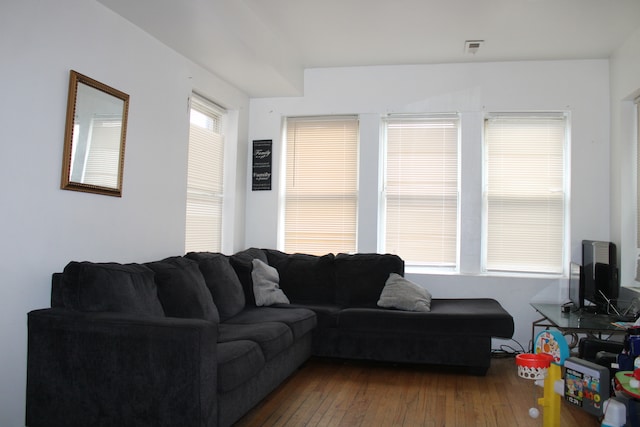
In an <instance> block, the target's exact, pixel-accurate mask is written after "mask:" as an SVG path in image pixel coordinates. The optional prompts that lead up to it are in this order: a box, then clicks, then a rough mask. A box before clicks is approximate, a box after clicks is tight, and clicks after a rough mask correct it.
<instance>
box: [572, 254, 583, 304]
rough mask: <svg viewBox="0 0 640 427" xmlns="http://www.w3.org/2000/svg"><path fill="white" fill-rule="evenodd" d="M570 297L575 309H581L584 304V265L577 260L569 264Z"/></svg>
mask: <svg viewBox="0 0 640 427" xmlns="http://www.w3.org/2000/svg"><path fill="white" fill-rule="evenodd" d="M569 299H570V300H571V303H572V304H573V309H574V310H577V309H580V308H582V307H583V305H584V284H583V278H582V266H581V265H580V264H578V263H575V262H572V263H571V264H570V265H569Z"/></svg>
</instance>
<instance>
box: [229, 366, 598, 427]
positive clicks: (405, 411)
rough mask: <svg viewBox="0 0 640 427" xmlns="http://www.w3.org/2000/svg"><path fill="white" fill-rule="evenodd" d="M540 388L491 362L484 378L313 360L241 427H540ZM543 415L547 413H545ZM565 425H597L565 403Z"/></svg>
mask: <svg viewBox="0 0 640 427" xmlns="http://www.w3.org/2000/svg"><path fill="white" fill-rule="evenodd" d="M539 397H542V388H540V387H536V386H535V385H534V384H533V381H530V380H525V379H522V378H520V377H518V375H517V369H516V366H515V361H514V360H513V359H512V358H504V359H493V360H492V361H491V368H490V369H489V371H488V373H487V375H486V376H484V377H478V376H470V375H467V374H466V373H464V372H462V371H460V370H455V369H450V368H443V367H436V366H432V367H429V366H416V365H394V364H384V363H369V362H358V361H341V360H327V359H311V360H309V361H308V362H307V363H306V364H305V365H304V366H302V367H301V368H300V369H299V370H298V371H297V372H296V373H295V374H294V375H292V376H291V377H290V378H289V379H288V380H287V381H285V382H284V383H283V384H282V385H280V387H278V388H277V389H276V390H274V391H273V392H272V393H271V394H270V395H269V396H268V397H267V398H265V399H264V400H263V401H262V402H261V403H260V404H258V405H257V406H256V407H255V408H254V409H253V410H251V411H250V412H249V413H248V414H246V415H245V416H244V417H243V418H242V419H240V420H239V421H238V423H237V424H236V426H237V427H254V426H272V427H282V426H294V427H298V426H301V427H302V426H308V427H316V426H327V427H359V426H361V427H370V426H394V427H395V426H406V427H414V426H424V427H469V426H474V427H504V426H509V427H512V426H515V427H540V426H541V425H542V414H541V415H540V418H538V419H532V418H530V417H529V408H531V407H532V406H537V399H538V398H539ZM540 410H541V412H542V409H541V408H540ZM561 425H562V426H563V427H573V426H576V427H598V426H599V425H600V423H599V421H598V419H597V418H596V417H594V416H592V415H589V414H587V413H585V412H583V411H581V410H580V409H578V408H574V407H572V406H570V405H568V404H566V403H563V406H562V410H561Z"/></svg>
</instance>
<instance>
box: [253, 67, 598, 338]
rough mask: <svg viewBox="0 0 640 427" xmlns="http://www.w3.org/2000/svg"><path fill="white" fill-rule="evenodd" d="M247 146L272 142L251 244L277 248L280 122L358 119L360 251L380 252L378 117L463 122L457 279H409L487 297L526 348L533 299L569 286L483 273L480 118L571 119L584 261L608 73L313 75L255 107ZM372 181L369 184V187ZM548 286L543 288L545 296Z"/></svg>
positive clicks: (574, 207)
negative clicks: (407, 115)
mask: <svg viewBox="0 0 640 427" xmlns="http://www.w3.org/2000/svg"><path fill="white" fill-rule="evenodd" d="M250 110H251V113H250V127H249V129H250V131H249V139H250V140H253V139H273V140H274V155H275V157H276V162H275V165H274V166H275V167H274V184H275V189H274V190H273V191H271V192H264V191H261V192H248V195H247V220H246V224H247V229H246V236H247V242H246V243H247V246H257V247H274V246H275V245H276V243H277V213H278V190H279V187H278V181H279V155H280V153H281V150H280V147H281V145H280V144H281V123H282V119H283V117H286V116H296V115H318V114H359V115H360V117H361V121H360V126H361V141H360V143H361V158H360V173H361V180H360V193H359V194H360V196H359V197H360V203H361V206H365V207H366V208H362V209H360V213H359V215H360V217H359V223H360V228H359V247H358V250H359V251H376V249H377V247H376V239H375V233H376V216H375V209H376V208H377V196H378V193H377V185H376V182H375V181H376V179H377V174H378V172H377V168H378V166H377V165H378V152H379V151H378V146H379V131H378V126H379V125H378V123H379V117H380V115H381V114H386V113H391V112H394V113H396V112H400V113H402V112H451V111H458V112H460V114H461V118H462V152H463V157H462V158H463V163H462V174H463V178H462V182H463V186H464V187H463V194H462V210H463V218H464V220H463V223H462V224H461V226H462V229H463V233H464V234H463V241H462V242H461V271H463V272H464V273H463V274H460V275H442V274H440V275H436V274H415V273H410V274H408V275H407V276H408V277H409V278H410V279H412V280H414V281H416V282H418V283H420V284H422V285H424V286H425V287H427V289H429V290H430V291H431V292H432V293H433V294H434V296H435V297H464V296H469V297H492V298H496V299H497V300H498V301H500V302H501V303H502V304H503V306H504V307H505V308H506V309H507V310H509V312H511V314H512V315H513V316H514V317H515V319H516V332H515V338H516V339H517V340H518V341H519V342H520V343H521V344H522V345H523V346H524V347H525V348H526V347H527V345H528V341H529V339H530V337H531V321H532V320H535V319H537V318H539V317H540V316H539V315H536V313H535V311H534V310H533V309H532V308H531V307H530V306H529V301H530V300H531V299H532V298H533V297H534V296H535V295H536V294H538V293H539V292H541V291H544V290H546V291H547V293H550V294H551V295H552V297H553V298H561V297H562V294H561V293H560V290H559V289H565V290H566V280H563V279H541V278H522V277H504V276H503V277H491V276H483V275H481V274H480V271H479V270H480V263H479V260H480V250H481V244H480V224H481V222H480V220H481V217H480V212H481V194H480V190H481V157H480V155H481V150H480V146H481V135H482V123H483V120H482V119H483V117H484V114H485V113H487V112H495V111H532V110H567V111H570V112H571V123H572V126H571V132H572V153H571V161H572V163H573V166H572V174H571V181H572V186H571V248H570V249H571V252H572V256H571V257H572V259H574V260H576V261H580V260H581V253H580V242H581V240H582V239H602V240H608V239H609V199H608V197H607V196H606V195H607V194H608V192H609V66H608V61H606V60H588V61H549V62H513V63H472V64H445V65H424V66H384V67H356V68H333V69H312V70H307V72H306V74H305V95H304V97H299V98H268V99H252V100H251V108H250ZM372 181H373V184H372ZM547 288H549V289H547Z"/></svg>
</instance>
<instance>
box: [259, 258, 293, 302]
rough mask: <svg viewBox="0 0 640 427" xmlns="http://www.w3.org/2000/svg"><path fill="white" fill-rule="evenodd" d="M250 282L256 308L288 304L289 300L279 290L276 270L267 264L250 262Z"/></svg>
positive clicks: (278, 278)
mask: <svg viewBox="0 0 640 427" xmlns="http://www.w3.org/2000/svg"><path fill="white" fill-rule="evenodd" d="M252 265H253V269H252V270H251V281H252V282H253V296H254V297H255V299H256V305H257V306H258V307H261V306H268V305H273V304H289V298H287V296H286V295H285V294H284V292H282V289H280V285H279V282H280V277H279V276H278V270H276V269H275V268H273V267H271V266H270V265H268V264H265V263H264V262H262V261H260V260H259V259H257V258H256V259H254V260H253V262H252Z"/></svg>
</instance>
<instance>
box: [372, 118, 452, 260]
mask: <svg viewBox="0 0 640 427" xmlns="http://www.w3.org/2000/svg"><path fill="white" fill-rule="evenodd" d="M447 121H449V122H450V123H451V124H454V125H455V131H456V136H455V150H456V158H455V168H456V170H455V180H456V189H455V196H454V198H455V204H456V206H455V224H454V228H455V238H454V239H453V240H454V242H453V245H454V248H453V251H454V255H453V257H452V258H451V259H450V260H449V261H442V259H441V260H440V261H437V260H435V259H434V258H432V259H431V260H426V259H421V260H418V259H415V260H413V259H409V258H406V259H405V257H403V259H405V263H406V264H407V266H411V267H420V268H428V269H434V270H439V271H459V269H460V238H461V236H460V232H461V186H462V179H461V178H462V171H461V161H462V117H461V114H459V113H424V114H388V115H386V116H385V117H383V118H382V120H381V136H382V138H381V148H382V155H381V160H380V169H381V191H380V197H379V213H378V217H379V227H378V248H379V251H381V252H389V251H390V249H389V248H388V242H387V239H388V235H387V231H388V227H389V225H388V224H387V220H388V214H389V213H388V199H389V197H390V196H389V191H388V188H389V187H388V182H389V181H388V180H389V173H390V172H389V167H390V165H389V124H393V123H394V122H395V123H404V124H409V123H411V122H415V123H421V124H425V125H426V124H427V123H429V122H432V123H437V122H441V124H444V123H445V122H447ZM441 160H442V158H441ZM399 161H400V162H402V161H403V160H402V159H399ZM427 162H428V160H427ZM423 178H425V179H426V177H423ZM430 178H432V179H433V177H430ZM445 186H446V185H445ZM399 187H400V186H398V190H399V191H400V192H401V190H400V188H399ZM438 194H441V195H442V194H443V193H438ZM395 196H396V197H397V198H398V203H399V205H398V206H400V204H402V203H403V202H402V200H403V199H404V200H406V199H412V198H414V197H413V196H412V195H409V194H406V193H404V194H400V193H398V194H396V195H395ZM431 196H432V197H433V196H436V193H432V194H431ZM425 197H426V196H425ZM419 199H422V200H425V198H422V197H419ZM425 204H426V205H429V203H428V202H427V203H425ZM445 210H446V209H445ZM442 212H443V211H441V213H442ZM440 237H441V238H442V237H443V236H442V233H441V236H440ZM422 255H424V254H422ZM400 256H402V255H400Z"/></svg>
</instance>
